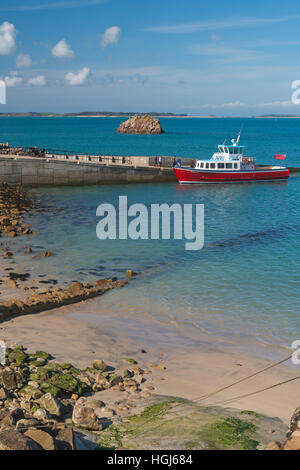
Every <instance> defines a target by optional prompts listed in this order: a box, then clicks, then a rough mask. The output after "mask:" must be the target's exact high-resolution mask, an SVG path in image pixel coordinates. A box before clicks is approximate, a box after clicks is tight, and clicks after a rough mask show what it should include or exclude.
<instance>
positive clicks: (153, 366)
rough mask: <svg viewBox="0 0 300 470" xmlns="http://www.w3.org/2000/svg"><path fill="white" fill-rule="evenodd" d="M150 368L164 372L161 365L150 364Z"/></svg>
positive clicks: (164, 368) (163, 367)
mask: <svg viewBox="0 0 300 470" xmlns="http://www.w3.org/2000/svg"><path fill="white" fill-rule="evenodd" d="M150 367H152V368H153V369H157V370H161V371H164V370H166V367H165V366H163V365H162V364H155V363H154V364H151V366H150Z"/></svg>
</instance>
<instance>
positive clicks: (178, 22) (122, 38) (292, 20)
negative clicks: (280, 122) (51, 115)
mask: <svg viewBox="0 0 300 470" xmlns="http://www.w3.org/2000/svg"><path fill="white" fill-rule="evenodd" d="M299 29H300V6H297V3H296V2H294V1H289V0H287V1H285V2H282V1H277V0H272V1H269V0H267V1H264V2H262V1H257V0H253V1H252V2H240V1H239V2H238V1H233V0H227V1H226V2H225V1H224V0H222V1H221V0H211V1H210V2H207V1H205V2H204V1H199V0H186V1H185V2H183V1H179V0H177V1H174V0H172V1H171V0H163V1H158V0H152V1H151V2H146V1H141V0H127V1H124V0H60V1H59V0H44V1H37V0H9V1H8V0H7V1H6V0H2V1H1V4H0V78H1V79H2V80H5V82H6V84H7V104H6V105H0V112H6V111H15V112H22V111H47V112H51V111H53V112H69V111H87V110H89V111H159V112H167V111H172V112H182V113H188V114H193V115H208V114H217V115H226V116H247V115H250V116H251V115H254V114H265V113H268V114H271V113H280V114H289V113H292V114H300V105H293V104H292V103H291V94H292V89H291V84H292V82H293V81H294V80H297V79H299V80H300V36H299Z"/></svg>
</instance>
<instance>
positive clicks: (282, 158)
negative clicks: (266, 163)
mask: <svg viewBox="0 0 300 470" xmlns="http://www.w3.org/2000/svg"><path fill="white" fill-rule="evenodd" d="M274 158H276V160H285V159H286V155H275V156H274Z"/></svg>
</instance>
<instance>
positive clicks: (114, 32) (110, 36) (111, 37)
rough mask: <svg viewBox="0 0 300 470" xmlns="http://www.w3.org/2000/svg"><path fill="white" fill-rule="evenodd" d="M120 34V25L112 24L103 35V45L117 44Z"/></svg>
mask: <svg viewBox="0 0 300 470" xmlns="http://www.w3.org/2000/svg"><path fill="white" fill-rule="evenodd" d="M120 34H121V29H120V28H119V26H111V27H110V28H107V29H106V30H105V31H104V33H103V34H102V35H101V45H102V47H106V46H108V45H109V44H116V43H117V42H118V41H119V37H120Z"/></svg>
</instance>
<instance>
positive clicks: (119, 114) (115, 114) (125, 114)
mask: <svg viewBox="0 0 300 470" xmlns="http://www.w3.org/2000/svg"><path fill="white" fill-rule="evenodd" d="M145 114H147V115H149V116H152V117H153V116H157V117H188V115H187V114H175V113H157V112H147V113H137V112H131V111H129V112H113V111H82V112H79V113H45V112H44V113H37V112H24V113H12V112H11V113H0V116H4V117H10V116H11V117H30V116H31V117H131V116H135V115H138V116H143V115H145Z"/></svg>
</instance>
